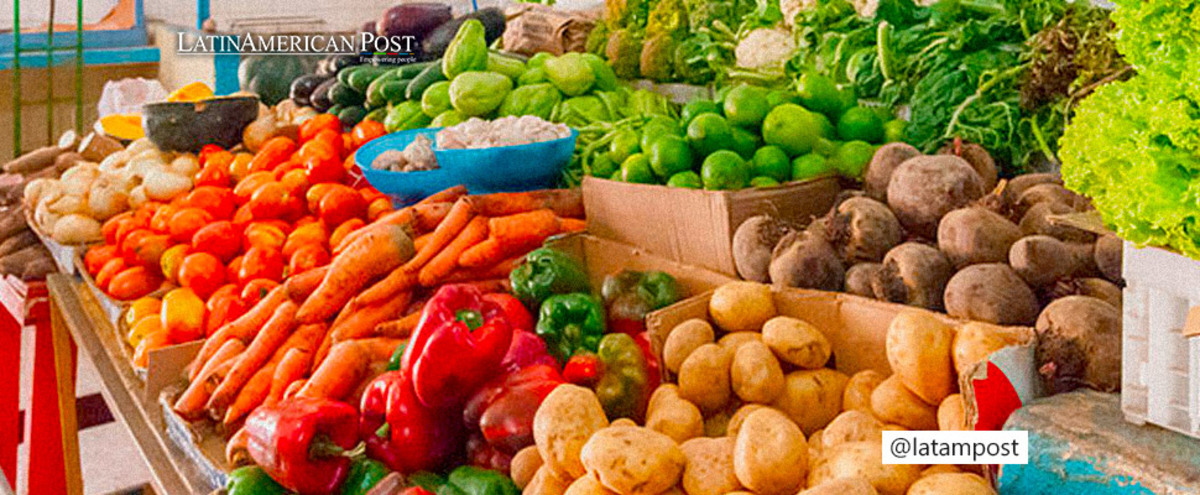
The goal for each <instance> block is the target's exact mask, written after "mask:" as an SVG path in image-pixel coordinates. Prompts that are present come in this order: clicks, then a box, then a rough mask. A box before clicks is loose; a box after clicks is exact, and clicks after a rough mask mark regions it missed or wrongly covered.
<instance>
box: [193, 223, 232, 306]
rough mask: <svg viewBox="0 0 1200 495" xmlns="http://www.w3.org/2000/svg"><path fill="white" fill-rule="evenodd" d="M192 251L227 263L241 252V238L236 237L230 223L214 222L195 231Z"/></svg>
mask: <svg viewBox="0 0 1200 495" xmlns="http://www.w3.org/2000/svg"><path fill="white" fill-rule="evenodd" d="M192 250H193V251H200V252H205V253H210V254H212V255H214V256H216V257H217V258H219V259H221V260H223V261H228V260H231V259H233V257H234V256H237V254H238V252H240V251H241V250H242V236H240V235H238V231H237V229H235V228H234V227H233V223H232V222H229V221H227V220H220V221H216V222H213V223H210V224H208V225H206V226H205V227H204V228H202V229H200V230H198V231H196V235H194V236H192ZM214 289H215V287H214Z"/></svg>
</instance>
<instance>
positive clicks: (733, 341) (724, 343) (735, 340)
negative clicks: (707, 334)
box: [717, 331, 762, 352]
mask: <svg viewBox="0 0 1200 495" xmlns="http://www.w3.org/2000/svg"><path fill="white" fill-rule="evenodd" d="M748 342H762V333H759V332H758V331H754V332H733V333H727V334H725V336H723V337H721V340H718V341H717V345H719V346H721V347H724V348H725V349H728V350H729V352H736V351H737V350H738V348H739V347H741V346H742V344H746V343H748Z"/></svg>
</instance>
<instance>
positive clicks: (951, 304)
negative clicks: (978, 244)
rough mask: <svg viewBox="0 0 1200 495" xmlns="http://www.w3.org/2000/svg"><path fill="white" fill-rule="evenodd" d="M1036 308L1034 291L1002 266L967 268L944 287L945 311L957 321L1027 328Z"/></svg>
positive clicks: (1005, 266) (983, 265)
mask: <svg viewBox="0 0 1200 495" xmlns="http://www.w3.org/2000/svg"><path fill="white" fill-rule="evenodd" d="M1038 309H1039V306H1038V300H1037V296H1035V295H1034V293H1033V290H1031V289H1030V288H1029V286H1028V285H1025V282H1024V281H1023V280H1021V277H1018V276H1017V273H1016V272H1014V271H1013V269H1012V267H1010V266H1008V265H1005V264H1002V263H985V264H982V265H971V266H968V267H966V268H963V269H962V270H959V272H958V273H956V274H954V277H952V278H950V282H949V283H947V284H946V312H947V313H949V314H950V316H953V317H956V318H964V319H968V320H975V321H982V322H986V323H996V324H999V325H1030V324H1032V323H1033V322H1034V320H1035V319H1036V318H1037V315H1038Z"/></svg>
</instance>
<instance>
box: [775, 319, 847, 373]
mask: <svg viewBox="0 0 1200 495" xmlns="http://www.w3.org/2000/svg"><path fill="white" fill-rule="evenodd" d="M762 334H763V343H764V344H766V345H767V347H770V348H771V351H772V352H774V353H775V356H777V357H778V358H779V359H780V360H782V361H784V362H787V363H791V364H793V365H796V366H798V367H801V368H805V369H817V368H821V367H823V366H825V363H827V362H829V356H830V355H831V354H832V353H833V347H832V346H831V345H830V343H829V339H827V338H825V334H823V333H821V331H820V330H817V327H814V326H812V324H810V323H808V322H807V321H804V320H801V319H799V318H792V317H790V316H776V317H775V318H771V319H770V320H768V321H767V323H766V324H765V325H763V331H762Z"/></svg>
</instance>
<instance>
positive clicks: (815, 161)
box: [792, 153, 835, 180]
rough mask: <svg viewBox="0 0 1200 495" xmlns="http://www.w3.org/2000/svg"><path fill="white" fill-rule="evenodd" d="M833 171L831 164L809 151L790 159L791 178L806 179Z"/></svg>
mask: <svg viewBox="0 0 1200 495" xmlns="http://www.w3.org/2000/svg"><path fill="white" fill-rule="evenodd" d="M834 172H835V170H834V169H833V164H831V163H829V160H826V159H825V157H823V156H821V155H818V154H816V153H809V154H807V155H804V156H801V157H798V158H796V159H795V160H792V180H807V179H811V178H813V177H820V176H822V175H830V174H832V173H834Z"/></svg>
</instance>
